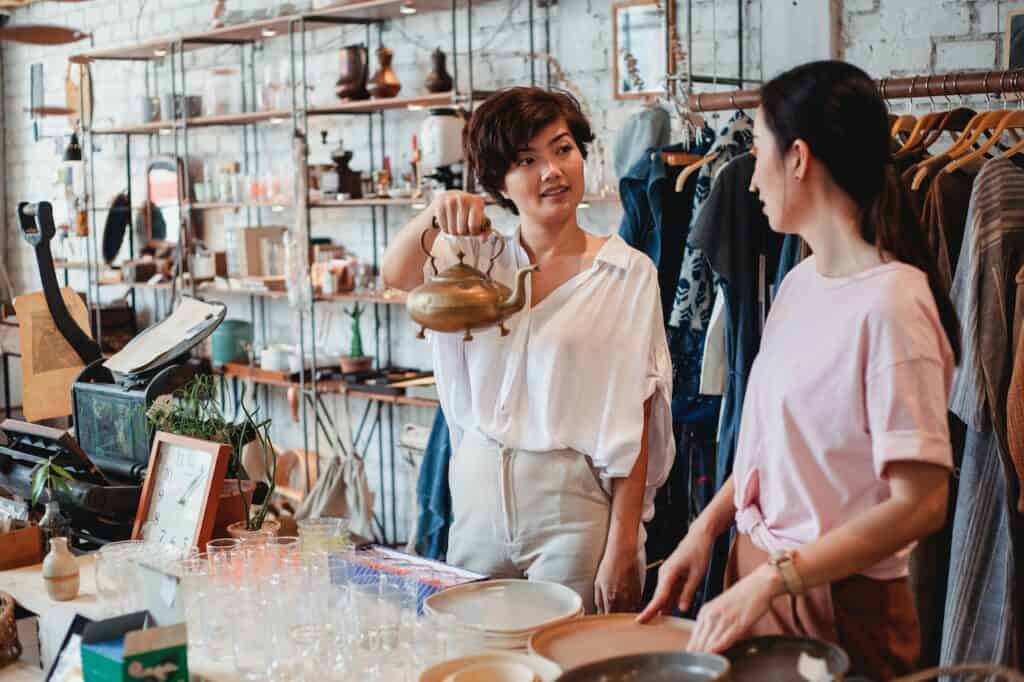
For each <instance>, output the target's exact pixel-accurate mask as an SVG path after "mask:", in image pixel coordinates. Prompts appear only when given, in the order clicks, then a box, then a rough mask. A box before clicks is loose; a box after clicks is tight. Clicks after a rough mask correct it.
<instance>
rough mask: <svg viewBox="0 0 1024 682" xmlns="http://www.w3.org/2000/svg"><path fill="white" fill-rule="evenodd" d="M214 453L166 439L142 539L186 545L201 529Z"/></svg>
mask: <svg viewBox="0 0 1024 682" xmlns="http://www.w3.org/2000/svg"><path fill="white" fill-rule="evenodd" d="M212 466H213V457H212V456H211V455H210V453H208V452H203V451H199V450H191V449H189V448H187V447H183V446H181V445H174V444H171V443H165V444H164V445H163V448H162V450H161V454H160V458H159V459H158V460H157V466H156V470H155V471H153V472H151V474H150V475H152V476H155V480H154V481H153V484H152V485H153V493H152V496H151V498H150V503H149V509H148V510H147V512H146V520H145V523H143V525H142V539H143V540H148V541H150V542H158V543H160V544H165V545H173V546H175V547H178V548H181V549H186V548H189V547H192V545H194V544H195V541H196V533H198V532H199V520H200V518H201V517H202V514H203V507H204V506H205V505H206V499H207V498H206V488H207V485H208V484H209V482H210V476H211V473H212V472H211V467H212Z"/></svg>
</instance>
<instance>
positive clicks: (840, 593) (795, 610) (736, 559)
mask: <svg viewBox="0 0 1024 682" xmlns="http://www.w3.org/2000/svg"><path fill="white" fill-rule="evenodd" d="M769 558H770V557H769V555H768V553H767V552H762V551H761V550H760V549H758V548H757V547H755V546H754V543H753V542H751V541H750V537H749V536H747V535H744V534H742V533H740V534H737V535H736V539H735V541H733V544H732V548H731V549H730V550H729V563H728V565H727V566H726V569H725V586H726V587H729V586H731V585H733V584H735V583H737V582H738V581H739V580H740V579H741V578H743V577H744V576H746V575H749V574H750V573H752V572H753V571H754V569H756V568H758V567H759V566H761V565H762V564H765V563H768V560H769ZM764 635H797V636H801V637H814V638H816V639H823V640H826V641H829V642H833V643H835V644H838V645H839V646H841V647H842V648H843V649H844V650H845V651H846V653H847V654H848V655H849V657H850V674H856V675H865V676H867V677H870V678H871V679H873V680H889V679H892V678H893V677H898V676H900V675H906V674H907V673H910V672H912V671H913V670H914V665H915V663H916V661H917V657H918V655H919V653H920V649H921V628H920V623H919V622H918V619H917V610H916V609H915V608H914V599H913V594H912V593H911V590H910V583H909V581H908V580H907V579H906V578H901V579H897V580H875V579H873V578H867V577H864V576H862V575H856V576H852V577H850V578H846V579H845V580H840V581H838V582H834V583H832V584H831V585H825V586H821V587H815V588H813V589H810V590H807V591H806V592H805V593H804V594H803V595H801V596H799V597H793V596H791V595H788V594H787V595H783V596H781V597H778V598H776V599H775V600H774V601H773V602H772V604H771V607H770V608H769V611H768V613H766V614H765V615H764V616H763V617H762V618H761V620H760V621H758V622H757V623H756V624H755V625H754V627H753V628H751V630H750V632H748V633H747V636H748V637H761V636H764Z"/></svg>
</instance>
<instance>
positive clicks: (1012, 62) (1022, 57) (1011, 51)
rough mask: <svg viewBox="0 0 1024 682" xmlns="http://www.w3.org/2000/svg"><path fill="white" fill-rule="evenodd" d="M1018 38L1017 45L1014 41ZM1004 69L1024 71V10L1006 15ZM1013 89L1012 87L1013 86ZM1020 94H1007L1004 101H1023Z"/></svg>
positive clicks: (1011, 11) (1016, 10) (1013, 11)
mask: <svg viewBox="0 0 1024 682" xmlns="http://www.w3.org/2000/svg"><path fill="white" fill-rule="evenodd" d="M1015 38H1016V45H1015V44H1014V39H1015ZM1003 68H1005V69H1006V70H1007V71H1011V70H1021V69H1024V9H1014V10H1010V11H1009V12H1007V13H1006V31H1005V34H1004V36H1003ZM1011 87H1012V86H1011ZM1021 97H1022V95H1021V93H1018V92H1007V93H1004V94H1003V99H1009V100H1014V99H1021Z"/></svg>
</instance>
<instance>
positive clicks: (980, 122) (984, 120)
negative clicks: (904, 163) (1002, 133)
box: [910, 111, 1005, 191]
mask: <svg viewBox="0 0 1024 682" xmlns="http://www.w3.org/2000/svg"><path fill="white" fill-rule="evenodd" d="M1004 113H1005V112H1003V111H983V112H981V113H978V114H976V115H975V116H974V117H973V118H972V119H971V120H970V121H968V123H967V125H966V126H965V127H964V129H963V132H962V133H961V134H960V137H958V138H957V139H956V141H955V142H953V145H952V146H951V147H950V148H949V149H947V150H946V151H945V152H944V153H942V154H938V155H936V156H933V157H932V158H930V159H925V160H924V161H922V162H920V163H919V164H917V173H916V174H915V175H914V180H913V182H912V183H911V184H910V189H912V190H914V191H917V190H919V189H920V188H921V185H922V184H923V183H924V181H925V179H926V178H927V177H928V173H929V171H930V170H931V169H932V168H933V167H935V166H941V165H943V164H946V163H949V161H950V159H956V158H959V157H960V156H962V155H963V154H966V153H967V152H968V151H970V149H971V147H972V146H973V145H974V144H975V143H976V142H977V141H978V138H980V137H981V135H982V134H983V133H984V132H985V131H988V130H991V129H992V128H993V127H994V126H995V125H997V124H998V122H999V119H1001V118H1002V117H1003V114H1004Z"/></svg>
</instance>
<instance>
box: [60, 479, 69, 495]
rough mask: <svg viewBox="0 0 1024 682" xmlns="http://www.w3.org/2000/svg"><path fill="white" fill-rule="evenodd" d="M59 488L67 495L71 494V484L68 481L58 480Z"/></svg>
mask: <svg viewBox="0 0 1024 682" xmlns="http://www.w3.org/2000/svg"><path fill="white" fill-rule="evenodd" d="M57 490H59V491H60V492H62V493H64V494H65V495H68V496H70V495H71V486H69V485H68V484H67V481H62V480H59V479H58V480H57Z"/></svg>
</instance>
